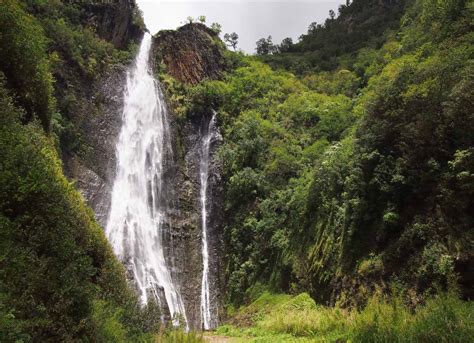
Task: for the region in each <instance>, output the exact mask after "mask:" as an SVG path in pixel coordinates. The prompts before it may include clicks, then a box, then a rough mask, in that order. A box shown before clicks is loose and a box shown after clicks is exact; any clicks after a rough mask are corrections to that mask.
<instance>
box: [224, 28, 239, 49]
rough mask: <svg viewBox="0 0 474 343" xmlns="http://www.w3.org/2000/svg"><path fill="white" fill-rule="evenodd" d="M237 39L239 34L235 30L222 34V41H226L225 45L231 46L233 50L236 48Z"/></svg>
mask: <svg viewBox="0 0 474 343" xmlns="http://www.w3.org/2000/svg"><path fill="white" fill-rule="evenodd" d="M238 40H239V35H238V34H237V33H235V32H232V33H226V34H225V35H224V42H226V44H227V46H231V47H232V48H233V49H234V51H235V50H236V49H237V43H238Z"/></svg>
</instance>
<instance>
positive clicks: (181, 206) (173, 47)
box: [153, 24, 225, 329]
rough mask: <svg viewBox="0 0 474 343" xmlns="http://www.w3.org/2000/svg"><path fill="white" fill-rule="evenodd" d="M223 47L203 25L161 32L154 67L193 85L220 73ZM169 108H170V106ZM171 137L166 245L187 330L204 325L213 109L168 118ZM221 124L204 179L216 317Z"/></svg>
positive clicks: (219, 309)
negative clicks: (204, 161)
mask: <svg viewBox="0 0 474 343" xmlns="http://www.w3.org/2000/svg"><path fill="white" fill-rule="evenodd" d="M223 49H225V47H224V45H223V43H222V41H220V39H219V38H218V36H217V35H216V34H215V33H214V32H213V31H212V30H210V29H209V28H207V27H206V26H205V25H202V24H187V25H185V26H183V27H181V28H179V29H178V30H176V31H161V32H159V33H158V34H157V35H156V36H155V39H154V48H153V51H154V57H155V60H156V62H157V63H156V64H160V63H163V64H165V65H166V70H167V73H168V74H169V75H171V76H172V77H174V78H176V79H177V80H179V81H181V82H184V83H188V84H196V83H199V82H201V81H202V80H205V79H215V78H219V77H220V76H221V75H222V72H223V70H224V66H225V59H224V57H223ZM168 107H169V108H171V106H168ZM170 117H171V118H170V121H171V131H172V133H171V137H173V151H174V167H173V168H170V169H169V171H168V179H167V180H168V182H170V183H172V185H173V188H174V189H175V193H174V205H173V209H172V211H171V212H170V216H169V217H170V219H171V220H170V232H171V237H169V243H168V244H167V245H168V246H172V247H173V249H175V251H174V253H172V254H168V256H172V257H171V259H172V260H170V261H169V263H170V265H172V266H173V267H174V270H175V273H174V276H175V277H176V279H177V280H178V283H179V287H180V290H181V295H182V297H183V301H184V305H185V307H186V313H187V316H188V321H189V323H190V324H191V327H194V328H198V329H200V328H201V327H202V323H201V316H200V306H201V282H202V273H203V257H202V224H201V201H200V188H201V180H200V162H201V158H202V156H201V154H202V145H203V138H204V136H205V135H206V133H207V131H208V128H209V122H210V120H211V117H212V111H209V112H206V113H189V114H188V116H187V119H186V120H178V119H177V118H176V117H174V116H173V115H171V116H170ZM218 124H219V120H217V125H214V126H213V127H212V130H213V132H212V135H211V137H212V139H211V144H210V151H209V153H210V160H209V178H208V192H207V197H208V202H207V204H208V205H207V208H208V222H207V223H208V230H207V232H208V245H209V284H210V298H211V313H212V316H213V317H214V318H219V317H220V314H222V313H224V311H223V300H224V279H223V277H224V265H223V262H222V257H223V253H222V251H221V249H222V247H223V242H222V237H223V223H224V220H223V210H224V209H223V203H224V197H223V195H224V193H223V192H224V190H223V182H222V180H221V175H222V166H221V165H220V162H219V160H218V158H217V149H218V148H219V145H220V144H221V141H222V136H221V135H220V132H219V125H218Z"/></svg>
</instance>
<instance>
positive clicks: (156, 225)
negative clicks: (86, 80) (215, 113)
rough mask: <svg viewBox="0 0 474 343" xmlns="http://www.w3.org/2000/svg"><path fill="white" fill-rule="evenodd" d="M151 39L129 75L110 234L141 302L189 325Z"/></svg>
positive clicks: (163, 113) (165, 130) (166, 138)
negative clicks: (173, 268)
mask: <svg viewBox="0 0 474 343" xmlns="http://www.w3.org/2000/svg"><path fill="white" fill-rule="evenodd" d="M150 47H151V36H150V35H149V34H145V36H144V38H143V40H142V43H141V45H140V50H139V53H138V56H137V58H136V60H135V65H134V67H133V68H132V70H131V71H130V72H129V73H128V75H127V87H126V92H125V99H124V110H123V117H122V121H123V124H122V129H121V132H120V135H119V140H118V142H117V152H116V154H117V175H116V179H115V182H114V185H113V190H112V203H111V210H110V215H109V220H108V223H107V227H106V234H107V237H108V238H109V240H110V243H111V245H112V247H113V249H114V252H115V253H116V255H117V256H118V257H119V258H120V259H121V260H122V261H123V262H124V263H125V265H126V266H127V267H128V269H129V271H131V273H132V275H133V281H134V282H135V284H136V287H137V289H138V291H139V293H140V298H141V301H142V303H143V304H146V303H147V302H148V301H149V300H150V297H152V298H153V299H154V300H155V301H157V302H158V304H159V305H160V306H161V308H162V309H167V310H169V314H170V315H171V318H173V323H174V324H175V325H176V324H178V322H179V320H178V317H181V319H184V321H185V323H186V327H187V326H188V323H187V319H186V313H185V309H184V305H183V301H182V299H181V295H180V293H179V291H178V289H177V287H176V285H175V284H174V283H173V279H172V275H171V272H170V269H169V266H167V263H166V260H165V255H164V251H163V249H164V246H163V235H164V234H165V230H166V226H165V225H164V224H165V223H166V220H167V218H166V217H167V216H166V198H167V196H166V194H165V188H166V185H165V184H164V182H163V172H164V171H163V169H164V162H165V158H166V156H167V155H169V154H171V152H170V151H171V143H170V137H169V125H168V119H167V109H166V107H165V103H164V100H163V94H162V92H161V90H160V88H159V85H158V84H157V81H156V80H155V79H154V77H153V75H152V72H151V70H150V66H149V55H150Z"/></svg>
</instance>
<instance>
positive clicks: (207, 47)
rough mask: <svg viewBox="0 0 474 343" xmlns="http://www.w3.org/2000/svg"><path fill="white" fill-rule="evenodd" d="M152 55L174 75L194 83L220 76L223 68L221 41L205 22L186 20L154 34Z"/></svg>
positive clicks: (185, 81)
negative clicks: (179, 25) (187, 21)
mask: <svg viewBox="0 0 474 343" xmlns="http://www.w3.org/2000/svg"><path fill="white" fill-rule="evenodd" d="M155 56H156V58H157V59H158V62H161V63H163V64H165V65H166V67H167V72H168V74H169V75H171V76H173V77H174V78H175V79H177V80H179V81H181V82H184V83H189V84H196V83H198V82H200V81H201V80H203V79H206V78H209V79H214V78H218V77H219V76H221V74H222V71H223V68H224V64H225V63H224V58H223V54H222V41H221V40H220V39H219V37H218V35H217V34H216V33H215V32H214V31H212V30H211V29H209V28H208V27H207V26H205V25H203V24H199V23H194V24H187V25H184V26H182V27H180V28H179V29H177V30H164V31H160V32H159V33H158V34H157V35H156V36H155Z"/></svg>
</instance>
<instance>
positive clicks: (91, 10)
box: [81, 0, 145, 48]
mask: <svg viewBox="0 0 474 343" xmlns="http://www.w3.org/2000/svg"><path fill="white" fill-rule="evenodd" d="M81 21H82V22H83V23H84V24H85V26H88V27H90V28H93V30H94V31H95V32H96V33H97V35H98V36H99V37H100V38H102V39H105V40H107V41H109V42H111V43H112V44H113V45H115V47H117V48H125V47H126V46H127V45H128V44H129V43H130V41H137V40H138V39H139V38H140V37H141V35H142V33H143V30H144V28H145V26H144V24H143V21H142V19H141V17H140V15H139V9H138V7H137V4H136V3H135V0H115V1H90V2H88V3H84V5H83V6H82V14H81Z"/></svg>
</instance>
